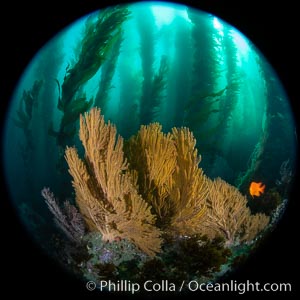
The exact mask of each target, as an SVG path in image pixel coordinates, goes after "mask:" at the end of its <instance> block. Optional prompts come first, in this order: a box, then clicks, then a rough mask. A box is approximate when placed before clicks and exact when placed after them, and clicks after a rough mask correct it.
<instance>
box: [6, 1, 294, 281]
mask: <svg viewBox="0 0 300 300" xmlns="http://www.w3.org/2000/svg"><path fill="white" fill-rule="evenodd" d="M294 127H295V125H294V122H293V118H292V113H291V111H290V107H289V102H288V99H287V97H286V95H285V92H284V90H283V88H282V86H281V84H280V82H279V80H278V78H277V77H276V74H275V73H274V71H273V70H272V68H271V66H270V65H269V64H268V62H267V61H266V60H265V58H264V57H263V56H262V54H260V52H259V51H258V50H257V49H256V48H255V46H254V45H253V44H252V43H251V42H250V41H249V40H248V39H247V38H246V37H244V36H243V35H242V34H241V33H240V32H239V31H238V30H237V29H235V28H233V27H231V26H230V25H229V24H227V23H225V22H223V21H222V20H220V19H218V18H217V17H216V16H213V15H209V14H207V13H204V12H200V11H197V10H194V9H191V8H187V7H183V6H177V5H172V4H168V5H167V4H162V3H161V4H160V5H158V4H154V3H150V4H148V3H140V4H132V5H128V6H114V7H109V8H107V9H103V10H100V11H97V12H94V13H92V14H90V15H88V16H85V17H83V18H82V19H80V20H78V21H77V22H75V23H74V24H72V25H71V26H69V27H68V28H66V29H64V30H63V31H62V32H60V33H59V34H58V35H57V36H56V37H55V38H53V39H52V40H51V41H50V42H49V43H48V44H46V45H45V46H44V47H43V48H42V49H41V50H40V51H39V52H38V53H37V54H36V56H35V57H34V58H33V60H32V62H31V64H30V65H29V66H28V68H27V69H26V70H25V72H24V74H23V77H22V78H21V80H20V82H19V85H18V86H17V88H16V90H15V93H14V95H13V98H12V102H11V106H10V110H9V111H8V117H7V126H6V131H5V138H6V140H5V141H6V142H5V163H4V165H5V170H6V177H7V185H8V187H9V189H10V191H11V197H12V199H13V201H14V203H15V205H16V207H17V211H18V213H19V215H20V218H21V219H22V221H23V222H24V224H25V225H26V227H27V229H28V231H29V232H30V233H31V234H32V236H33V237H34V239H35V240H36V241H37V243H38V244H40V245H41V247H43V248H44V249H45V250H46V252H48V253H50V255H52V256H54V257H55V258H57V259H59V260H60V262H61V263H62V265H65V266H67V267H68V268H69V269H71V270H72V271H73V272H74V274H75V275H77V276H79V277H80V278H84V279H90V280H94V281H95V282H99V280H100V279H101V278H103V277H105V278H109V279H112V280H118V279H130V280H134V281H137V282H139V281H143V280H144V279H145V278H147V279H152V278H148V277H149V276H150V275H151V276H152V277H153V280H160V279H161V278H162V277H164V275H165V274H168V278H169V279H170V280H173V282H177V281H178V282H179V281H180V280H182V279H189V280H191V279H194V278H201V280H204V281H205V280H212V279H214V278H218V277H220V276H221V275H222V274H224V273H226V272H227V271H228V270H230V269H232V268H233V267H234V266H236V264H237V261H239V260H240V259H241V257H244V256H245V254H247V253H250V252H251V249H252V247H253V245H254V244H255V242H257V241H258V240H259V239H260V238H261V237H262V234H263V233H265V232H267V231H268V230H269V229H270V228H271V227H272V226H274V225H275V224H276V223H277V221H278V220H279V218H280V216H281V214H282V212H283V211H284V208H285V206H286V203H287V199H288V195H289V191H290V188H291V184H292V179H293V175H294V172H295V170H294V164H295V160H296V150H295V147H296V136H295V128H294ZM258 183H259V184H258ZM58 240H59V241H60V242H57V241H58ZM182 257H185V260H184V261H182ZM79 266H80V267H79ZM149 269H150V270H152V271H151V272H152V273H151V274H148V273H149ZM155 270H157V271H155ZM159 270H164V271H159Z"/></svg>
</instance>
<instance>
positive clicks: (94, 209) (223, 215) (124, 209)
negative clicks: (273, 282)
mask: <svg viewBox="0 0 300 300" xmlns="http://www.w3.org/2000/svg"><path fill="white" fill-rule="evenodd" d="M79 136H80V140H81V142H82V144H83V147H84V150H85V157H84V158H83V159H81V158H79V156H78V153H77V150H76V148H75V147H71V148H69V147H68V148H67V149H66V152H65V157H66V160H67V163H68V165H69V172H70V174H71V175H72V177H73V186H74V189H75V193H76V203H77V205H78V207H79V210H80V212H81V214H82V215H83V217H84V220H85V222H86V224H87V226H88V228H89V230H90V231H96V232H100V233H101V235H102V239H103V240H104V241H109V242H111V241H115V240H116V239H127V240H130V241H131V242H133V243H134V244H135V245H136V246H137V247H138V248H139V249H140V250H142V251H143V252H144V253H146V254H148V255H149V256H155V255H156V254H157V253H159V252H160V251H161V244H162V241H163V236H164V234H171V235H174V234H175V235H176V234H177V235H182V236H191V235H193V234H202V235H206V236H208V237H209V238H211V239H212V238H215V237H216V236H222V237H224V238H225V241H226V244H227V245H228V246H230V245H232V244H233V243H234V242H235V241H243V242H250V241H251V240H253V239H254V238H255V237H256V236H257V235H258V234H259V232H261V231H262V230H263V229H264V228H265V227H266V226H267V224H268V222H269V217H267V216H266V215H264V214H257V215H251V213H250V209H249V208H248V207H247V200H246V197H245V196H243V195H242V194H241V193H240V192H239V191H238V189H237V188H235V187H234V186H231V185H229V184H228V183H226V182H225V181H223V180H221V179H220V178H217V179H215V180H210V179H209V178H208V177H207V176H205V175H204V173H203V170H202V169H201V168H199V166H198V165H199V163H200V160H201V157H200V156H198V153H197V149H196V148H195V145H196V140H195V138H194V137H193V134H192V133H191V132H190V131H189V129H188V128H185V127H184V128H173V129H172V132H171V133H167V134H165V133H163V132H162V127H161V125H160V124H158V123H152V124H150V125H147V126H141V128H140V130H139V132H138V133H137V134H136V135H135V136H133V137H131V138H130V139H129V140H128V141H127V142H126V144H125V147H123V138H122V137H121V136H117V131H116V127H115V126H114V125H112V124H111V123H110V122H108V123H107V124H106V123H105V121H104V117H103V116H102V115H101V113H100V109H97V108H93V109H91V111H90V112H89V113H85V115H84V116H81V117H80V131H79ZM124 153H125V154H126V157H124V156H125V155H124Z"/></svg>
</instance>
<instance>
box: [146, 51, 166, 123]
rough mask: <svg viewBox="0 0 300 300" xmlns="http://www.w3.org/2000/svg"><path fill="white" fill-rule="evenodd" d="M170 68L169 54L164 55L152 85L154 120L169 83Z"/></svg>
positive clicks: (152, 112)
mask: <svg viewBox="0 0 300 300" xmlns="http://www.w3.org/2000/svg"><path fill="white" fill-rule="evenodd" d="M168 70H169V65H168V60H167V56H165V55H163V56H162V57H161V59H160V65H159V69H158V71H157V73H156V74H154V77H153V80H152V87H151V99H152V110H151V112H150V114H152V117H151V118H152V119H151V120H152V122H153V121H154V119H155V118H156V117H157V115H158V112H159V106H160V103H161V101H162V99H163V92H164V90H165V89H166V85H167V74H168Z"/></svg>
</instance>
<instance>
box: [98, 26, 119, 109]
mask: <svg viewBox="0 0 300 300" xmlns="http://www.w3.org/2000/svg"><path fill="white" fill-rule="evenodd" d="M122 42H123V30H122V29H121V28H120V29H119V30H118V31H117V33H116V34H115V42H114V43H113V46H112V49H111V53H110V54H109V55H108V58H107V60H106V61H105V62H104V64H103V65H102V68H101V79H100V84H99V90H98V92H97V95H96V97H95V106H97V107H100V108H101V111H102V113H104V112H105V110H106V104H107V101H108V93H109V90H110V89H111V88H112V85H111V82H112V79H113V76H114V74H115V69H116V64H117V60H118V57H119V54H120V48H121V44H122Z"/></svg>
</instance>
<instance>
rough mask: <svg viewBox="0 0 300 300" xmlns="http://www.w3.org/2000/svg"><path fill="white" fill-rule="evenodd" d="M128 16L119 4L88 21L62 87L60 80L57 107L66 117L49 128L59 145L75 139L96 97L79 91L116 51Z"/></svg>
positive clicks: (62, 145)
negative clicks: (77, 130)
mask: <svg viewBox="0 0 300 300" xmlns="http://www.w3.org/2000/svg"><path fill="white" fill-rule="evenodd" d="M128 15H129V11H128V9H127V8H126V7H119V6H116V7H113V8H108V9H106V10H104V11H100V12H99V13H97V15H96V16H95V15H93V16H91V17H90V18H88V20H87V21H86V28H85V32H84V34H83V38H82V40H81V41H80V43H81V47H79V50H78V54H77V60H76V61H75V63H74V64H73V65H72V66H70V65H68V67H67V69H66V75H65V77H64V81H63V83H62V85H61V87H60V84H59V83H58V86H59V91H60V92H61V93H60V96H59V99H58V105H57V108H58V109H59V110H60V111H62V113H63V117H62V119H61V122H60V125H59V129H58V131H57V132H55V131H54V129H53V128H50V130H49V132H50V133H51V135H53V136H55V137H56V140H57V144H58V145H59V146H61V147H65V145H67V144H68V143H71V142H72V139H73V137H74V129H75V128H76V121H77V120H78V118H79V115H80V114H82V113H84V112H86V111H87V110H88V109H89V108H90V107H91V105H92V104H93V101H94V100H93V99H91V100H89V101H87V99H86V96H85V95H79V90H80V88H81V87H83V85H84V84H85V83H86V82H87V81H88V80H90V79H91V78H92V77H93V76H94V75H95V74H96V72H97V71H98V70H99V68H100V67H101V66H102V65H103V63H104V62H105V61H106V60H107V59H108V55H109V54H110V53H111V51H114V52H116V51H117V50H116V49H115V48H116V47H117V48H118V47H119V46H120V31H121V25H122V23H123V22H124V21H125V20H126V18H127V17H128Z"/></svg>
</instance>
